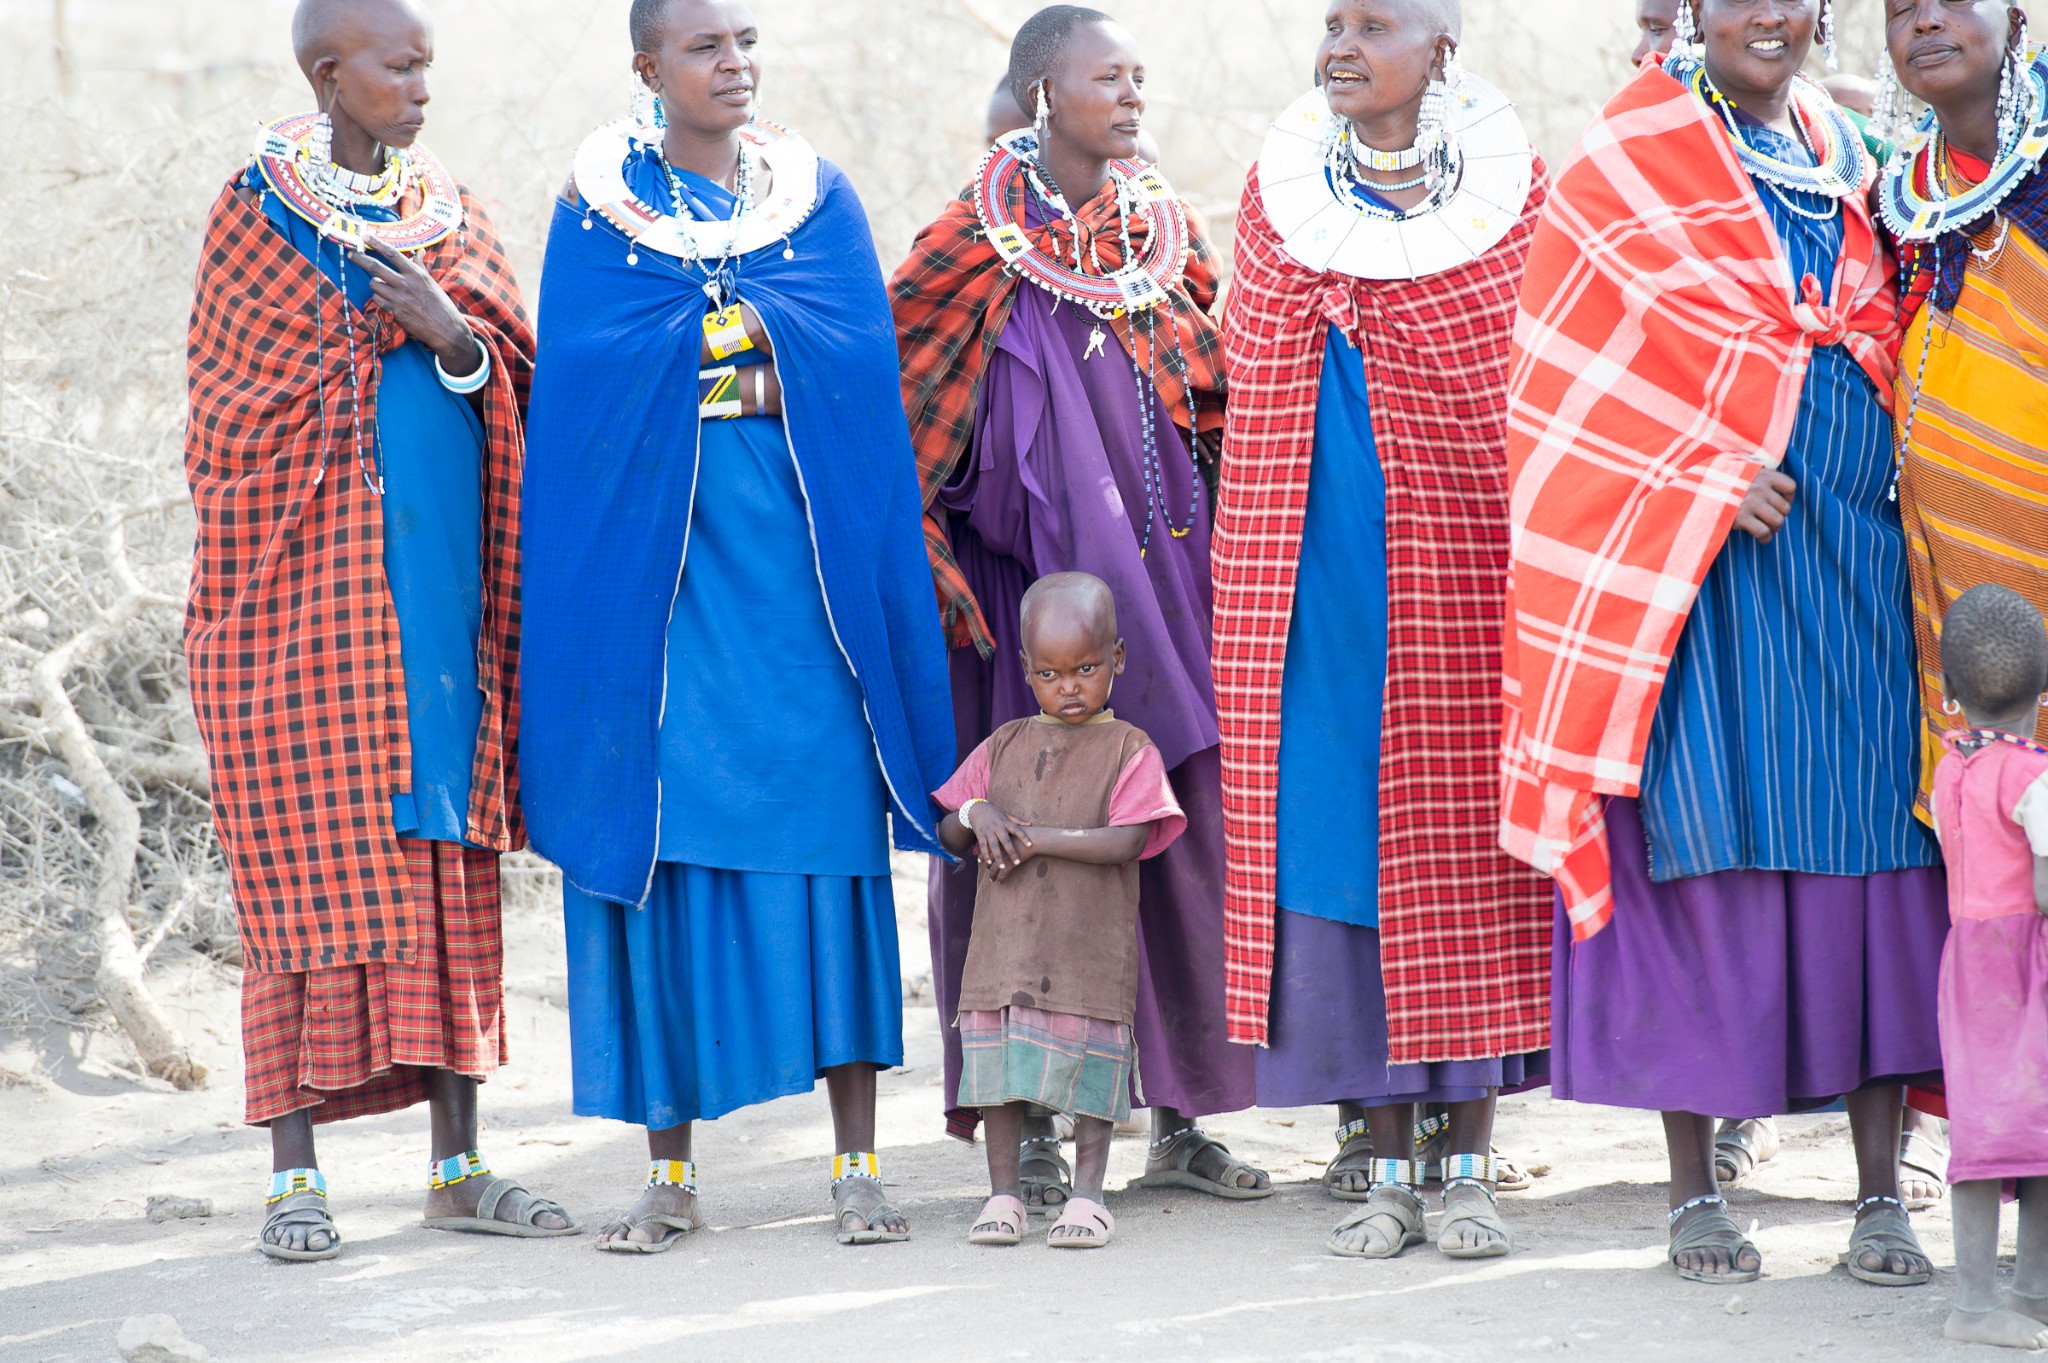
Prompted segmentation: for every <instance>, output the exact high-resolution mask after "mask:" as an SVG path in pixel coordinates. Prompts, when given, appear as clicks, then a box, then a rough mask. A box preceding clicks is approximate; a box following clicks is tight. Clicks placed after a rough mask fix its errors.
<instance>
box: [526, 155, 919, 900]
mask: <svg viewBox="0 0 2048 1363" xmlns="http://www.w3.org/2000/svg"><path fill="white" fill-rule="evenodd" d="M819 177H820V188H819V202H818V205H817V208H816V209H815V211H814V212H813V213H812V215H811V216H810V217H809V218H808V219H807V220H806V221H805V222H804V223H803V225H802V226H801V227H799V228H798V229H797V231H796V232H795V233H794V234H793V235H792V237H791V238H790V242H789V246H790V249H791V251H792V252H793V253H794V258H793V259H789V260H785V259H784V258H783V252H782V251H781V250H779V249H775V248H772V247H771V248H768V249H763V250H758V251H754V252H751V253H749V254H747V255H744V256H741V257H739V258H738V259H736V260H735V261H733V262H732V264H731V266H730V268H731V270H732V272H733V274H734V275H735V276H736V278H737V286H738V296H739V298H740V299H741V300H742V301H744V302H745V303H746V304H747V305H748V306H750V307H751V308H753V309H754V311H755V312H756V313H757V314H758V315H759V317H760V318H761V320H762V323H763V324H764V326H765V327H766V329H767V331H768V333H769V336H770V339H771V342H772V344H773V346H774V350H775V357H776V370H777V373H778V376H779V377H780V379H781V382H782V388H783V406H784V411H785V413H786V415H785V419H784V425H785V427H786V429H787V432H788V437H789V444H790V447H791V449H792V450H793V452H794V455H795V459H796V466H797V473H798V477H799V479H800V484H801V488H802V493H803V496H804V500H805V505H806V509H807V512H808V516H809V523H810V528H811V548H812V551H813V557H814V561H815V568H816V572H817V577H818V579H819V581H820V583H821V585H822V589H823V594H824V599H825V604H826V609H827V612H828V615H829V619H830V624H831V628H832V631H833V634H834V635H835V636H836V638H837V640H838V643H839V646H840V649H841V651H842V652H843V653H844V654H845V656H846V659H847V661H848V662H849V664H850V665H851V667H852V670H853V674H854V676H855V677H856V678H857V679H858V681H859V684H860V692H861V700H862V703H863V705H864V708H865V711H866V719H867V724H868V727H869V729H870V731H871V733H872V735H873V738H874V742H875V747H876V750H877V752H878V753H879V756H880V766H881V770H882V775H883V778H884V781H885V783H886V784H887V786H888V793H889V799H890V807H891V811H892V812H893V814H894V815H895V834H896V841H897V844H898V845H899V846H901V847H903V848H905V849H907V850H914V851H925V852H937V851H939V848H938V845H937V842H936V840H935V838H934V830H935V828H936V827H937V811H936V809H935V808H934V806H933V805H932V802H931V797H930V795H929V793H928V792H930V791H932V790H935V789H937V788H938V787H939V786H940V785H941V784H943V783H944V781H945V779H946V777H947V776H948V775H950V773H951V770H952V767H953V760H954V752H953V734H952V724H951V717H950V715H949V714H948V711H947V696H948V688H947V673H946V658H945V646H944V640H943V637H942V635H941V633H940V629H939V622H938V613H937V610H936V607H935V605H934V602H933V598H932V587H931V570H930V566H929V563H928V562H927V560H926V558H925V553H924V539H923V532H922V529H921V525H920V519H919V517H920V501H919V493H918V485H917V471H916V463H915V460H914V458H913V456H912V454H911V449H910V436H909V430H908V427H907V425H906V423H905V421H904V418H903V406H902V398H901V392H900V385H899V379H898V372H897V357H896V339H895V329H894V325H893V322H892V320H891V317H890V313H889V304H888V299H887V296H886V294H885V293H884V290H883V285H882V274H881V267H880V264H879V262H878V261H877V260H876V258H875V253H874V244H873V239H872V237H871V236H870V234H869V230H868V223H867V217H866V214H865V212H864V211H863V210H862V208H861V206H860V201H859V199H858V198H857V197H856V195H855V194H854V192H853V189H852V187H851V186H850V185H849V184H848V183H847V180H846V177H845V175H844V174H843V173H842V172H841V171H839V170H838V168H837V167H834V166H832V165H830V164H828V163H823V162H821V163H820V168H819ZM586 221H588V230H586ZM628 249H629V243H628V241H627V240H626V238H625V236H624V235H623V234H622V233H620V232H618V231H617V230H616V229H614V228H613V227H611V226H610V224H608V223H606V222H604V221H603V220H601V219H597V218H595V217H591V218H589V219H587V220H586V216H585V214H584V212H583V211H582V210H581V209H579V208H576V207H573V206H570V205H568V204H566V203H563V204H557V206H556V211H555V219H554V224H553V227H552V229H551V231H550V233H549V236H548V250H547V261H546V268H545V274H544V282H543V287H542V291H541V305H540V338H541V339H540V353H539V357H538V360H537V368H536V373H535V379H534V390H533V400H532V404H531V407H530V410H529V416H528V424H527V462H526V497H527V503H526V518H525V527H524V556H525V560H526V578H525V588H524V597H523V608H524V619H523V626H524V632H523V639H522V666H521V671H520V681H521V701H522V710H523V719H522V729H523V736H522V741H521V749H520V774H521V783H522V789H523V793H524V800H525V806H526V815H527V823H528V827H529V829H530V830H531V833H532V837H533V843H534V846H535V848H536V849H537V850H539V851H540V852H541V854H542V855H544V856H546V857H547V858H549V859H550V860H552V861H554V862H556V863H557V864H558V865H560V866H561V867H562V868H563V872H564V874H565V875H566V876H567V877H568V878H569V880H570V882H571V883H572V884H574V885H576V886H577V887H579V888H580V889H582V890H584V891H586V892H588V893H590V894H592V895H595V896H597V897H600V898H603V899H606V900H611V901H614V902H617V903H622V904H630V905H639V904H644V903H645V902H646V899H647V895H648V890H649V887H650V884H651V882H652V878H653V874H654V868H655V864H656V858H657V855H658V838H659V828H660V818H661V816H660V810H661V804H662V791H661V784H662V783H661V779H660V756H661V754H660V730H661V720H662V715H663V709H664V703H665V697H664V691H665V683H666V680H667V669H666V656H667V639H666V633H665V631H666V627H667V624H668V621H669V617H670V613H671V610H672V608H673V606H674V604H675V601H676V597H677V591H678V583H679V579H680V575H681V573H682V569H683V563H684V557H685V554H686V549H687V542H688V539H689V532H690V521H691V510H692V503H693V499H694V497H695V494H696V490H697V459H696V458H695V457H694V456H695V454H696V452H697V451H698V444H699V442H698V435H699V432H698V429H697V427H698V422H697V412H696V407H697V403H696V393H697V371H698V358H699V354H700V348H701V344H702V336H703V332H702V324H703V318H704V314H705V311H706V309H707V308H708V306H709V300H708V299H707V297H706V295H705V293H704V290H703V282H704V276H703V273H702V272H701V271H700V270H699V269H698V268H696V267H695V266H693V265H691V264H689V263H688V262H685V261H683V260H680V259H676V258H673V257H669V256H664V255H661V254H659V253H656V252H653V251H646V250H643V251H640V252H638V260H639V263H638V264H637V265H634V264H628V263H627V255H628ZM731 680H732V691H731V695H730V703H731V705H732V706H733V707H734V708H735V709H738V708H742V707H744V706H746V705H747V704H748V695H747V679H746V678H744V677H735V678H733V679H731Z"/></svg>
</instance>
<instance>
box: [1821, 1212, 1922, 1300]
mask: <svg viewBox="0 0 2048 1363" xmlns="http://www.w3.org/2000/svg"><path fill="white" fill-rule="evenodd" d="M1866 1207H1869V1208H1874V1210H1873V1211H1871V1213H1870V1215H1868V1216H1865V1215H1864V1214H1863V1210H1864V1208H1866ZM1855 1214H1856V1216H1857V1218H1858V1220H1857V1222H1856V1229H1855V1230H1853V1231H1851V1232H1850V1233H1849V1255H1848V1257H1847V1259H1845V1260H1844V1261H1843V1267H1845V1268H1847V1269H1848V1270H1849V1276H1850V1277H1852V1278H1854V1279H1856V1280H1857V1281H1858V1282H1866V1283H1871V1284H1874V1285H1875V1286H1878V1287H1919V1286H1920V1285H1921V1284H1923V1283H1929V1282H1932V1281H1934V1266H1933V1263H1932V1261H1929V1260H1928V1259H1927V1251H1926V1250H1924V1249H1922V1248H1921V1247H1920V1237H1919V1236H1917V1235H1915V1234H1913V1220H1912V1218H1911V1217H1909V1216H1907V1215H1906V1204H1905V1203H1903V1202H1901V1201H1900V1200H1899V1199H1898V1198H1896V1197H1866V1198H1864V1199H1863V1200H1862V1201H1861V1202H1858V1203H1857V1204H1856V1212H1855ZM1866 1251H1875V1252H1876V1254H1877V1255H1878V1257H1879V1258H1881V1259H1883V1260H1885V1262H1886V1263H1887V1265H1889V1263H1890V1262H1891V1257H1892V1255H1894V1254H1907V1255H1911V1256H1912V1257H1913V1258H1916V1259H1919V1260H1922V1261H1923V1262H1926V1263H1927V1264H1928V1266H1927V1268H1925V1269H1908V1270H1907V1271H1906V1272H1904V1273H1894V1272H1892V1271H1891V1269H1890V1268H1889V1267H1886V1268H1883V1269H1875V1268H1865V1267H1864V1266H1863V1265H1862V1264H1860V1263H1858V1262H1857V1260H1858V1259H1860V1258H1862V1257H1863V1255H1864V1253H1865V1252H1866Z"/></svg>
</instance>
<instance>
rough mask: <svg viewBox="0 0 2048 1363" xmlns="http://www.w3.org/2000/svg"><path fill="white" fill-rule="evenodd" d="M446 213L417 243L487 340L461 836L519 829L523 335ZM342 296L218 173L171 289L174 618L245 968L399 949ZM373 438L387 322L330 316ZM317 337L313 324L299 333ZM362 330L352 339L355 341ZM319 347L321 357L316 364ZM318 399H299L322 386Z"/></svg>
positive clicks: (508, 837)
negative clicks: (195, 274)
mask: <svg viewBox="0 0 2048 1363" xmlns="http://www.w3.org/2000/svg"><path fill="white" fill-rule="evenodd" d="M463 207H464V212H465V217H466V224H467V225H466V226H465V227H464V228H463V229H462V231H461V232H460V233H458V234H457V235H456V236H455V237H452V238H450V239H449V240H448V241H445V242H443V243H442V244H440V245H439V246H435V247H432V248H429V250H428V251H427V253H426V254H425V257H424V259H425V263H426V265H427V268H428V269H429V270H431V271H432V272H433V274H434V276H435V278H437V279H438V280H440V282H441V286H442V287H443V288H445V289H446V290H447V291H448V294H449V296H450V297H451V298H452V299H453V300H454V302H455V306H456V307H457V308H458V309H459V310H460V311H461V312H462V313H463V315H464V316H465V317H467V318H468V319H469V322H470V325H471V327H472V328H473V329H474V330H475V331H476V334H477V336H478V337H479V338H480V339H481V340H482V341H483V342H484V344H485V345H487V346H489V347H490V351H491V379H490V385H489V387H488V388H487V389H486V396H485V402H484V412H485V428H486V432H487V436H486V443H485V456H484V474H483V477H484V486H483V494H484V497H483V503H484V526H483V545H484V627H483V638H482V641H481V643H480V644H479V646H478V657H477V665H478V675H479V680H480V682H481V684H482V687H483V690H484V692H485V699H484V712H483V725H482V728H481V730H480V731H479V733H478V735H477V757H476V769H475V771H474V773H473V776H472V785H471V790H470V808H469V825H470V826H469V836H470V839H471V840H472V841H474V842H477V843H480V844H483V845H484V846H487V847H492V848H497V849H501V850H502V849H509V848H512V847H516V846H519V845H520V844H521V843H523V842H524V841H525V831H524V829H523V828H522V826H521V822H520V818H519V813H518V795H517V788H516V783H517V777H516V757H517V733H518V708H519V701H518V686H517V682H518V677H517V670H516V669H517V659H518V650H519V481H520V471H521V467H522V463H523V446H522V443H521V434H520V425H521V414H522V413H523V412H524V410H525V404H526V390H527V385H528V382H529V380H530V379H531V376H532V372H533V332H532V328H531V326H530V325H529V324H528V322H527V318H526V313H525V311H524V309H523V308H522V307H521V306H520V302H519V294H518V289H517V287H516V285H515V284H514V282H513V278H512V271H511V267H510V265H509V264H508V263H507V262H506V259H505V256H504V253H503V252H502V251H501V250H500V249H499V246H498V240H497V237H496V235H495V234H494V233H493V232H492V230H491V226H490V223H489V221H488V219H486V218H485V216H484V214H483V212H482V210H480V209H479V208H478V207H477V206H476V204H475V203H474V202H472V201H471V200H470V198H469V195H468V193H467V192H466V191H465V192H464V194H463ZM347 307H348V304H347V303H346V301H345V300H344V299H343V298H342V296H341V295H340V293H339V292H338V291H337V290H336V289H335V288H334V286H333V285H332V284H330V283H327V282H326V281H325V280H324V279H323V277H322V276H321V275H320V272H319V270H318V269H317V268H316V267H315V266H314V265H313V263H312V262H311V261H310V260H307V259H306V258H305V257H304V256H303V255H301V254H300V253H299V252H298V251H297V250H296V249H294V248H293V246H292V245H291V243H290V242H288V241H286V240H285V239H284V238H283V237H282V236H280V235H279V234H278V233H277V231H276V230H275V229H274V228H272V226H271V225H270V222H269V220H268V219H266V218H265V217H264V215H263V211H262V209H261V208H259V207H256V206H254V205H251V204H248V203H245V202H243V200H242V198H241V196H240V195H239V194H237V193H236V192H235V189H234V186H233V185H232V184H230V185H229V187H228V188H227V189H225V190H223V191H222V193H221V196H220V200H219V202H217V203H216V204H215V205H214V208H213V214H212V216H211V218H210V219H209V220H208V222H207V227H206V240H205V245H204V250H203V253H202V255H201V258H200V265H199V282H198V294H197V298H196V300H195V301H194V303H193V307H192V324H191V337H190V344H189V347H188V371H189V386H190V397H191V411H190V420H189V422H188V423H187V426H186V431H185V465H186V471H187V474H188V476H189V478H190V481H191V484H192V502H193V506H194V509H195V510H196V511H197V513H198V519H199V536H198V545H197V549H196V554H195V557H194V561H193V565H192V585H191V594H190V598H189V602H188V606H187V611H186V620H185V656H186V661H187V664H188V667H189V669H190V673H191V682H192V706H193V709H194V711H195V712H196V713H197V716H198V720H199V731H200V735H201V737H202V738H203V739H204V740H205V743H206V752H207V759H208V764H209V770H210V771H211V774H212V779H213V807H214V820H215V824H216V826H217V828H218V830H219V833H220V840H221V844H222V846H223V847H224V848H225V849H226V851H227V854H228V862H229V868H230V871H231V873H232V876H233V893H234V899H235V906H236V910H237V915H238V918H239V920H240V923H241V930H242V947H243V951H244V953H245V955H246V958H247V960H248V963H249V968H250V969H251V970H258V971H287V970H309V969H315V968H319V967H325V966H337V965H349V964H356V963H360V962H364V961H378V960H389V961H406V960H409V959H410V958H411V952H412V942H413V921H412V917H411V912H412V910H411V907H410V904H409V902H408V894H407V886H408V879H407V875H406V864H405V855H404V853H403V851H402V850H401V849H400V847H399V842H398V838H397V835H396V834H395V832H394V831H393V829H392V824H391V795H392V793H393V792H394V791H399V790H404V789H406V788H407V787H409V786H410V785H411V781H412V772H411V766H412V753H411V749H410V745H409V738H408V734H407V729H406V713H405V687H404V685H403V681H402V675H403V674H402V671H401V665H400V660H399V651H398V621H397V618H396V616H395V615H394V614H393V611H392V605H391V594H390V592H389V590H388V589H387V588H386V585H385V581H384V522H383V507H382V505H381V503H380V502H379V500H378V498H377V497H376V496H375V495H374V494H373V493H372V492H371V491H370V490H369V489H368V488H367V487H365V486H364V482H363V476H362V474H361V472H360V471H359V470H358V469H357V466H356V453H355V441H354V436H353V424H352V416H351V413H350V410H349V404H350V385H349V377H348V368H349V350H348V345H347V343H346V341H345V339H344V335H343V331H342V317H343V314H344V310H345V309H347ZM354 324H355V328H356V335H357V338H358V344H357V350H358V356H357V359H358V370H359V377H360V379H361V382H362V385H363V392H364V394H365V401H364V402H363V405H362V411H361V414H360V415H361V419H362V423H363V430H364V439H365V442H366V443H367V442H370V441H373V440H374V439H375V430H374V422H375V420H376V416H377V413H376V407H375V401H374V398H375V394H376V391H377V379H378V376H379V374H380V373H381V370H382V364H381V360H380V356H381V355H382V354H383V353H384V352H386V351H389V350H392V349H394V348H395V347H397V346H398V345H400V344H402V343H403V342H404V340H405V334H404V332H403V331H402V330H400V329H399V328H398V327H397V326H396V325H395V324H394V323H393V322H392V320H391V318H390V316H389V315H388V314H385V313H383V312H382V311H381V310H379V309H376V308H374V307H373V308H372V309H371V310H370V314H369V316H368V317H367V318H366V317H364V316H363V315H361V314H358V315H356V317H355V319H354ZM323 334H324V339H323ZM372 334H374V339H373V340H371V341H370V343H369V344H367V345H366V344H364V341H365V338H366V337H369V336H371V335H372ZM323 361H324V369H323ZM323 386H324V392H325V410H324V411H323V410H322V406H321V401H322V397H321V395H322V391H323Z"/></svg>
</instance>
